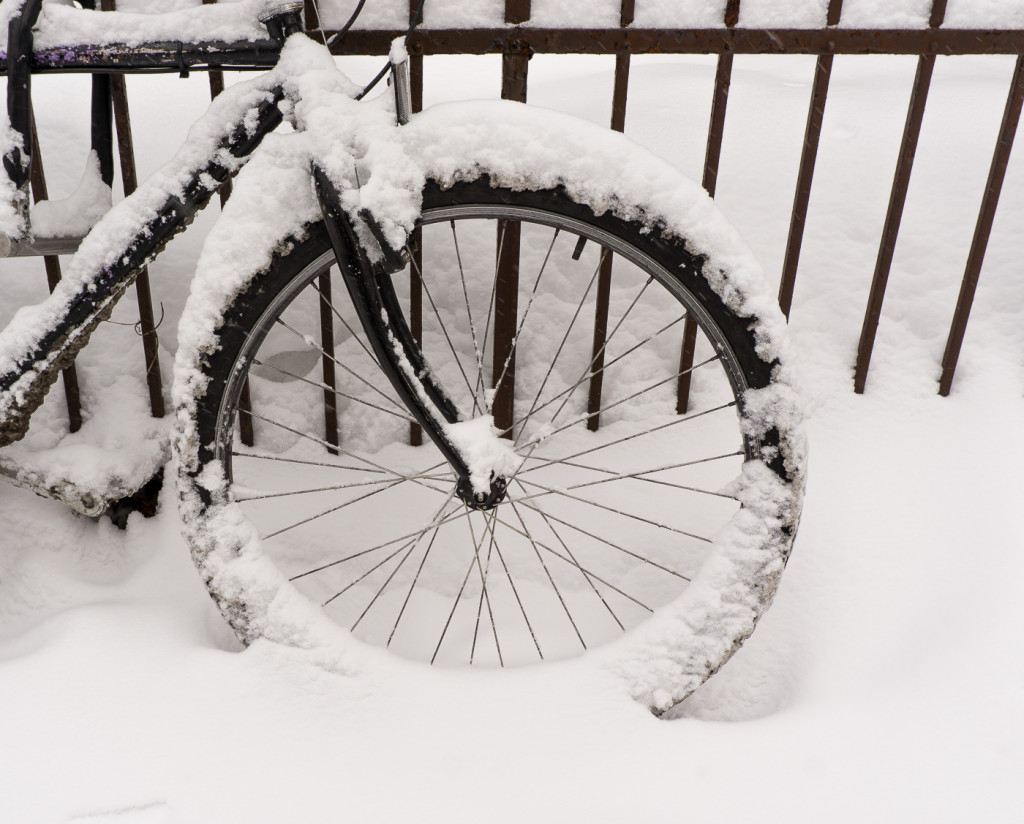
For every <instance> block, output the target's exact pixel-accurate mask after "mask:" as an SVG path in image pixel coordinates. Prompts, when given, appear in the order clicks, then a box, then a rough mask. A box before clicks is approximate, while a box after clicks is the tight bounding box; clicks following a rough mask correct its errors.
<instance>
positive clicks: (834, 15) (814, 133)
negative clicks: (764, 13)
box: [779, 0, 843, 320]
mask: <svg viewBox="0 0 1024 824" xmlns="http://www.w3.org/2000/svg"><path fill="white" fill-rule="evenodd" d="M842 8H843V0H831V2H830V3H829V6H828V12H827V14H826V19H825V25H826V26H837V25H839V18H840V15H841V14H842ZM831 77H832V55H831V54H823V55H820V56H819V57H818V61H817V63H816V65H815V70H814V84H813V86H812V87H811V103H810V106H809V108H808V110H807V126H806V128H805V129H804V147H803V151H802V152H801V155H800V171H799V172H798V174H797V179H796V194H795V195H794V196H793V211H792V214H791V217H790V221H789V237H788V239H787V241H786V257H785V259H784V261H783V264H782V279H781V281H780V283H779V308H780V309H782V314H784V315H785V316H786V319H787V320H788V319H789V312H790V309H792V306H793V288H794V286H795V284H796V270H797V266H798V265H799V263H800V248H801V246H802V244H803V238H804V227H805V226H806V224H807V205H808V203H809V202H810V199H811V184H812V182H813V180H814V164H815V162H816V161H817V158H818V144H819V142H820V141H821V124H822V121H823V120H824V118H825V104H826V102H827V100H828V85H829V80H830V79H831Z"/></svg>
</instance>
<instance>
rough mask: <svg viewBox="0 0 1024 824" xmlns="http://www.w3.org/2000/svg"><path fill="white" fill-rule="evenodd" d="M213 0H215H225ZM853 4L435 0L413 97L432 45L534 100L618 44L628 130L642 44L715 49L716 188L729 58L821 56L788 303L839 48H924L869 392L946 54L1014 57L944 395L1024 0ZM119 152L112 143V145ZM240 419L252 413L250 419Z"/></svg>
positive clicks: (1013, 100)
mask: <svg viewBox="0 0 1024 824" xmlns="http://www.w3.org/2000/svg"><path fill="white" fill-rule="evenodd" d="M202 2H203V3H204V4H207V3H212V2H216V0H202ZM100 5H101V7H102V9H104V10H112V9H114V6H115V0H101V3H100ZM351 5H354V4H350V3H346V2H343V0H305V14H306V25H307V29H308V30H310V31H311V33H313V34H314V36H317V37H319V36H321V33H323V34H326V35H327V36H329V35H330V34H331V33H333V32H334V31H336V30H337V28H339V27H340V26H342V25H343V24H344V22H345V20H346V19H347V17H348V14H349V12H350V8H349V6H351ZM419 5H420V2H419V0H383V2H378V3H369V4H367V8H366V9H365V12H364V14H363V15H362V16H361V17H360V18H359V21H358V23H357V25H356V26H355V27H354V29H353V30H352V31H350V32H349V33H348V34H347V35H346V36H345V38H344V39H343V40H342V41H341V42H340V43H339V44H338V45H337V46H336V47H335V50H336V52H337V53H339V54H349V55H357V54H358V55H383V54H387V52H388V50H389V47H390V43H391V40H392V39H393V38H394V37H396V36H398V35H399V34H400V33H401V32H402V30H403V29H404V27H405V26H406V25H408V22H409V20H411V19H412V17H413V16H414V15H415V12H416V9H417V7H418V6H419ZM846 5H847V7H848V8H847V14H846V16H845V17H844V9H843V0H785V1H784V2H779V1H778V0H773V1H772V2H771V3H766V2H765V0H723V2H719V3H717V4H716V3H710V2H705V0H701V1H700V2H696V0H694V1H693V2H677V0H672V2H669V0H597V2H589V1H588V2H582V0H561V2H557V3H556V2H552V0H536V2H531V0H489V2H485V3H474V4H465V3H464V2H458V1H457V0H433V1H432V0H427V3H426V12H425V18H424V21H423V25H422V26H421V27H420V28H418V29H417V30H416V31H415V32H414V33H413V34H412V35H411V37H410V39H409V53H410V55H411V69H412V95H413V107H414V110H419V109H420V108H422V100H423V59H424V57H425V56H429V55H440V54H500V55H501V56H502V82H501V95H502V97H504V98H507V99H512V100H520V101H526V99H527V80H528V69H529V59H530V56H531V55H533V54H603V55H614V56H615V73H614V84H613V89H612V107H611V123H610V125H611V128H613V129H616V130H618V131H622V130H623V129H624V126H625V115H626V105H627V98H628V90H629V79H630V58H631V56H632V55H635V54H714V55H717V68H716V73H715V83H714V90H713V93H712V105H711V116H710V123H709V126H708V138H707V148H706V152H705V157H704V165H703V185H704V187H705V189H706V190H707V191H708V192H709V193H710V194H711V195H712V196H714V194H715V184H716V180H717V178H718V174H719V163H720V157H721V149H722V140H723V136H724V133H725V124H726V110H727V103H728V97H729V86H730V80H731V76H732V67H733V57H734V55H737V54H764V55H767V54H790V55H791V54H801V55H814V56H816V58H817V64H816V72H815V75H814V81H813V84H812V88H811V93H810V101H809V106H808V113H807V123H806V130H805V135H804V143H803V150H802V155H801V159H800V164H799V171H798V175H797V181H796V189H795V195H794V198H793V208H792V213H791V217H790V222H789V233H788V239H787V244H786V252H785V258H784V263H783V267H782V275H781V281H780V289H779V303H780V306H781V307H782V310H783V312H784V313H785V314H786V315H787V316H788V315H789V313H790V309H791V306H792V297H793V289H794V284H795V282H796V277H797V272H798V264H799V259H800V250H801V245H802V241H803V235H804V227H805V225H806V221H807V209H808V204H809V200H810V194H811V187H812V180H813V176H814V167H815V160H816V157H817V151H818V145H819V141H820V138H821V132H822V123H823V120H824V115H825V108H826V103H827V100H828V91H829V79H830V76H831V72H832V64H833V58H834V56H835V55H852V54H858V55H865V54H902V55H917V57H918V62H917V73H916V77H915V80H914V85H913V91H912V94H911V97H910V103H909V107H908V112H907V119H906V125H905V127H904V131H903V137H902V144H901V148H900V152H899V159H898V163H897V166H896V170H895V174H894V177H893V182H892V188H891V193H890V198H889V206H888V212H887V215H886V218H885V223H884V227H883V231H882V236H881V240H880V243H879V248H878V255H877V259H876V263H875V269H874V275H873V279H872V284H871V290H870V294H869V296H868V302H867V306H866V309H865V313H864V321H863V326H862V330H861V335H860V341H859V345H858V349H857V360H856V369H855V378H854V390H855V391H856V392H858V393H861V392H863V391H864V386H865V381H866V379H867V374H868V367H869V364H870V361H871V353H872V348H873V345H874V340H875V332H876V330H877V327H878V323H879V318H880V316H881V311H882V305H883V301H884V297H885V289H886V283H887V280H888V276H889V271H890V268H891V265H892V260H893V253H894V250H895V246H896V240H897V237H898V234H899V229H900V223H901V219H902V215H903V208H904V204H905V202H906V197H907V191H908V187H909V184H910V177H911V172H912V169H913V165H914V156H915V153H916V149H917V143H918V137H919V135H920V130H921V124H922V120H923V117H924V112H925V108H926V105H927V100H928V91H929V87H930V83H931V79H932V74H933V70H934V67H935V62H936V58H937V57H939V56H943V55H966V54H1012V55H1017V62H1016V67H1015V69H1014V72H1013V76H1012V81H1011V87H1010V89H1009V94H1008V98H1007V102H1006V108H1005V112H1004V115H1003V120H1002V125H1001V127H1000V130H999V136H998V140H997V142H996V146H995V151H994V154H993V157H992V162H991V167H990V172H989V177H988V182H987V185H986V187H985V191H984V196H983V199H982V204H981V209H980V212H979V215H978V218H977V223H976V227H975V231H974V238H973V242H972V245H971V249H970V253H969V255H968V259H967V263H966V267H965V271H964V275H963V280H962V284H961V289H960V295H959V299H958V301H957V306H956V310H955V313H954V316H953V321H952V325H951V327H950V330H949V334H948V339H947V343H946V347H945V353H944V355H943V359H942V374H941V378H940V382H939V394H940V395H947V394H949V391H950V387H951V384H952V381H953V376H954V373H955V370H956V364H957V360H958V357H959V353H960V349H961V346H962V343H963V339H964V333H965V330H966V327H967V321H968V317H969V315H970V311H971V305H972V302H973V299H974V294H975V290H976V287H977V283H978V278H979V274H980V272H981V267H982V262H983V260H984V257H985V250H986V246H987V243H988V238H989V234H990V232H991V229H992V224H993V219H994V216H995V211H996V206H997V204H998V201H999V194H1000V189H1001V186H1002V182H1003V178H1004V175H1005V172H1006V167H1007V163H1008V160H1009V157H1010V151H1011V148H1012V145H1013V140H1014V136H1015V133H1016V130H1017V124H1018V121H1019V119H1020V114H1021V105H1022V102H1024V8H1021V7H1020V4H1016V3H1013V2H1010V1H1009V0H989V1H988V2H977V0H932V2H930V3H929V2H928V0H906V2H903V3H902V4H900V3H892V4H889V5H888V6H887V7H885V11H883V12H879V11H878V8H880V7H879V6H878V4H872V3H868V2H865V0H847V3H846ZM120 6H121V8H125V9H131V10H136V9H138V6H139V0H121V4H120ZM586 26H592V27H586ZM179 59H180V51H179ZM182 68H183V69H184V68H185V67H184V66H182ZM191 68H197V69H201V70H202V69H208V70H209V79H210V89H211V93H212V94H213V95H216V94H217V93H219V91H220V90H221V89H222V88H223V83H224V80H223V74H222V72H221V71H220V70H219V69H217V68H211V67H209V66H195V67H191ZM95 77H96V78H97V80H96V81H95V83H96V87H97V90H96V91H94V99H97V100H99V101H100V103H99V109H98V111H99V112H100V113H101V115H102V112H103V111H104V105H103V101H104V100H109V104H107V105H108V106H109V107H110V108H112V111H113V122H114V124H115V126H116V143H117V147H118V153H119V156H120V162H121V169H122V178H123V180H124V187H125V192H126V193H128V192H130V191H131V190H132V189H134V187H135V178H136V174H135V167H134V156H133V149H132V140H131V124H130V117H129V112H128V106H127V99H126V96H125V90H124V80H123V77H120V76H118V75H96V76H95ZM95 111H97V110H96V109H95V108H94V112H95ZM94 120H95V121H97V122H96V123H94V129H95V131H94V138H93V142H94V144H96V143H99V144H101V145H104V144H105V145H106V146H108V147H112V146H113V143H114V130H113V129H111V128H110V126H109V122H110V118H109V117H107V118H104V117H103V116H100V117H98V118H97V117H94ZM104 121H105V122H106V123H107V125H106V126H104ZM111 154H112V152H111V150H110V148H108V150H107V156H108V157H110V156H111ZM36 156H37V157H38V154H37V155H36ZM102 156H103V155H102V152H101V157H102ZM111 162H112V161H111ZM108 173H109V170H108ZM33 186H34V189H35V195H36V198H37V199H44V198H45V178H44V177H43V174H42V168H41V166H38V172H37V175H36V177H35V178H34V179H33ZM226 188H229V187H226ZM229 194H230V192H229V191H222V193H221V196H222V198H227V197H228V196H229ZM45 265H46V267H47V275H48V277H49V279H50V281H51V285H52V283H54V282H55V279H56V278H59V262H58V261H57V258H56V256H48V257H46V258H45ZM499 278H500V276H499ZM138 283H139V294H138V297H139V309H140V318H141V320H140V325H139V331H140V334H141V336H142V341H143V345H144V347H145V348H146V352H145V359H146V360H145V362H146V368H147V378H148V380H149V386H150V399H151V404H152V411H153V414H154V415H156V416H160V415H162V414H163V401H162V388H161V386H160V373H159V368H158V364H157V363H156V358H157V347H156V331H155V325H156V324H155V323H154V317H153V310H152V302H151V299H150V297H149V283H148V279H147V278H146V276H145V274H144V275H143V276H142V277H140V279H139V281H138ZM599 313H600V310H599ZM695 333H696V328H695V326H688V327H687V328H686V330H685V331H684V335H683V336H684V340H683V342H682V358H683V363H682V364H681V371H683V373H684V374H685V375H687V376H688V372H686V369H687V366H688V365H689V362H692V354H693V341H694V336H695ZM68 380H69V381H70V382H69V384H68V393H67V394H68V404H69V412H70V415H71V420H72V430H74V429H75V428H76V420H80V414H79V412H78V411H77V392H75V391H74V388H73V374H72V375H71V376H70V378H69V379H68ZM678 391H679V406H680V408H681V409H685V407H686V402H687V392H688V385H687V384H686V382H685V381H681V382H680V386H679V390H678ZM242 417H243V423H244V419H245V417H246V416H244V415H243V416H242ZM244 437H245V433H244V432H243V438H244Z"/></svg>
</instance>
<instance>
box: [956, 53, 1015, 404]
mask: <svg viewBox="0 0 1024 824" xmlns="http://www.w3.org/2000/svg"><path fill="white" fill-rule="evenodd" d="M1022 104H1024V55H1018V57H1017V65H1016V68H1015V69H1014V72H1013V82H1012V84H1011V86H1010V94H1009V96H1008V97H1007V99H1006V109H1005V110H1004V112H1003V122H1002V125H1001V126H1000V128H999V139H998V141H997V142H996V149H995V153H994V154H993V156H992V165H991V167H990V168H989V173H988V182H987V183H986V184H985V195H984V197H983V199H982V202H981V211H980V212H979V214H978V222H977V224H976V226H975V228H974V239H973V240H972V241H971V251H970V254H969V255H968V256H967V265H966V267H965V269H964V278H963V282H962V283H961V284H960V294H959V296H958V297H957V301H956V311H955V312H954V313H953V323H952V325H951V326H950V329H949V337H948V339H947V340H946V349H945V351H944V352H943V354H942V377H941V378H940V379H939V394H940V395H942V396H943V397H945V396H946V395H948V394H949V391H950V389H951V388H952V386H953V374H954V373H955V372H956V364H957V360H958V359H959V357H960V347H961V346H962V345H963V342H964V334H965V333H966V332H967V320H968V318H969V317H970V314H971V306H972V304H973V303H974V293H975V292H976V291H977V288H978V278H979V276H980V275H981V265H982V263H983V262H984V260H985V250H986V249H987V248H988V239H989V235H990V234H991V233H992V223H993V222H994V221H995V217H996V206H998V205H999V194H1000V192H1001V191H1002V188H1003V179H1004V178H1005V177H1006V167H1007V164H1009V162H1010V151H1011V150H1012V149H1013V139H1014V137H1015V136H1016V134H1017V126H1018V124H1019V123H1020V114H1021V106H1022Z"/></svg>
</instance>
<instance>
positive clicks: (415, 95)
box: [409, 0, 423, 446]
mask: <svg viewBox="0 0 1024 824" xmlns="http://www.w3.org/2000/svg"><path fill="white" fill-rule="evenodd" d="M417 6H419V2H418V0H409V23H410V24H412V22H413V19H414V18H415V16H416V8H417ZM409 92H410V97H411V103H412V111H413V113H414V114H415V113H416V112H420V111H423V55H422V54H419V53H414V52H413V51H410V52H409ZM409 252H410V257H411V260H410V263H409V331H410V332H412V336H413V340H415V341H416V345H417V346H420V347H422V346H423V230H422V229H421V228H418V227H417V228H416V229H414V230H413V233H412V235H410V237H409ZM422 443H423V428H422V427H421V426H420V425H419V424H418V423H417V422H416V421H413V422H412V423H410V424H409V444H410V445H411V446H420V445H421V444H422Z"/></svg>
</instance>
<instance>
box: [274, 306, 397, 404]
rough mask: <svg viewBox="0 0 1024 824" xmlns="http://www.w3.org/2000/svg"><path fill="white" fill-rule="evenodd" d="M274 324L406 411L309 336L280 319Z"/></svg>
mask: <svg viewBox="0 0 1024 824" xmlns="http://www.w3.org/2000/svg"><path fill="white" fill-rule="evenodd" d="M275 322H276V323H279V324H280V325H281V326H283V327H284V328H285V329H287V330H288V331H289V332H291V333H292V334H293V335H295V336H296V337H297V338H298V339H299V340H301V341H302V342H303V343H305V344H306V346H308V347H309V348H310V349H315V350H316V351H317V352H319V353H320V354H321V355H323V356H324V357H325V358H327V359H328V360H330V361H332V362H333V363H334V365H335V366H340V367H341V369H342V370H343V371H344V372H347V373H348V374H349V375H351V376H352V377H353V378H355V379H356V380H357V381H359V382H360V383H361V384H363V385H364V386H366V387H368V388H369V389H371V390H372V391H374V392H376V393H377V394H378V395H380V396H381V397H382V398H384V400H386V401H387V402H388V403H390V404H391V405H392V406H394V407H397V408H398V409H400V410H402V412H403V413H404V412H405V411H406V409H405V407H404V406H402V404H401V402H400V401H397V400H395V399H394V398H392V397H391V396H390V395H388V394H387V393H386V392H384V391H383V390H382V389H380V388H379V387H378V386H376V385H375V384H374V383H373V382H372V381H370V380H369V379H367V378H364V377H363V376H362V375H360V374H359V373H358V372H356V371H355V370H354V369H352V368H351V367H350V366H347V365H346V364H344V363H342V362H341V361H340V360H338V359H337V358H336V357H334V354H333V353H331V352H328V351H326V350H325V349H324V348H323V347H321V346H317V344H316V342H315V341H314V340H313V338H311V337H310V336H309V335H303V334H302V333H301V332H300V331H299V330H298V329H296V328H295V327H293V326H291V325H290V324H288V323H285V322H284V321H283V320H281V318H276V319H275Z"/></svg>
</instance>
